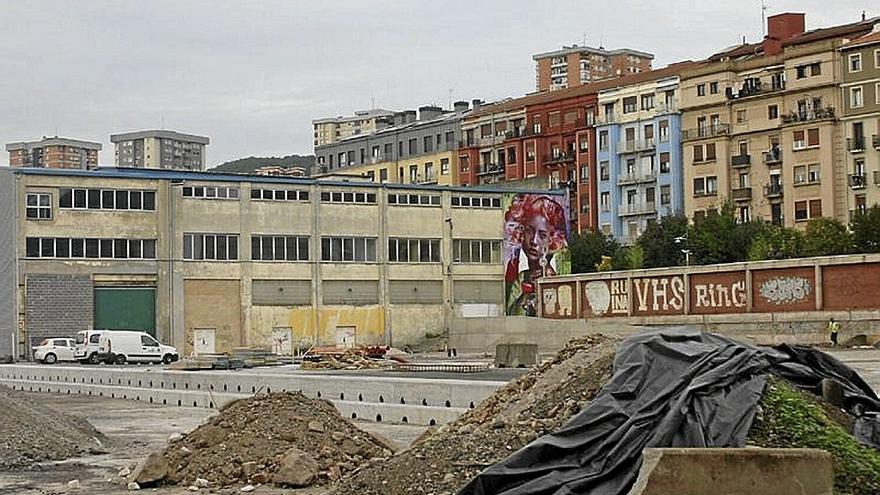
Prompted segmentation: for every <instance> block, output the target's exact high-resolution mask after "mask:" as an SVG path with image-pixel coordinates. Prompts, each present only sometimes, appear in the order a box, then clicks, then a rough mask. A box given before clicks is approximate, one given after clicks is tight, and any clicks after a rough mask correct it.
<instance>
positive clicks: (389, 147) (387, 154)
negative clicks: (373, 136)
mask: <svg viewBox="0 0 880 495" xmlns="http://www.w3.org/2000/svg"><path fill="white" fill-rule="evenodd" d="M392 153H394V143H385V159H386V160H390V159H391V154H392Z"/></svg>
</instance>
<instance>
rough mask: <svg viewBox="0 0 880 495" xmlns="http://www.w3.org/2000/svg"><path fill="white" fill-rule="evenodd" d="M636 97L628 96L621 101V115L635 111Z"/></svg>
mask: <svg viewBox="0 0 880 495" xmlns="http://www.w3.org/2000/svg"><path fill="white" fill-rule="evenodd" d="M636 105H637V102H636V97H635V96H628V97H626V98H624V99H623V113H633V112H635V111H636Z"/></svg>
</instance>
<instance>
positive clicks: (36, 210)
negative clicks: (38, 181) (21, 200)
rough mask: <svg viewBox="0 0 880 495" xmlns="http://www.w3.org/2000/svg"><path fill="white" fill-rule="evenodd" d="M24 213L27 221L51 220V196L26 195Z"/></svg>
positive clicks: (40, 194)
mask: <svg viewBox="0 0 880 495" xmlns="http://www.w3.org/2000/svg"><path fill="white" fill-rule="evenodd" d="M25 202H26V203H25V204H26V206H25V213H26V216H27V218H28V220H51V219H52V195H51V194H44V193H28V194H27V196H26V198H25Z"/></svg>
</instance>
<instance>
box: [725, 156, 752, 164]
mask: <svg viewBox="0 0 880 495" xmlns="http://www.w3.org/2000/svg"><path fill="white" fill-rule="evenodd" d="M751 164H752V155H736V156H732V157H730V165H731V166H733V167H748V166H750V165H751Z"/></svg>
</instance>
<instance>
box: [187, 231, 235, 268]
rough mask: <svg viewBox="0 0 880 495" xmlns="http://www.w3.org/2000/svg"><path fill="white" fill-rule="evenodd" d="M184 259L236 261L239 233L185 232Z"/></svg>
mask: <svg viewBox="0 0 880 495" xmlns="http://www.w3.org/2000/svg"><path fill="white" fill-rule="evenodd" d="M183 259H185V260H197V261H202V260H219V261H226V260H230V261H235V260H237V259H238V234H183Z"/></svg>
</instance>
